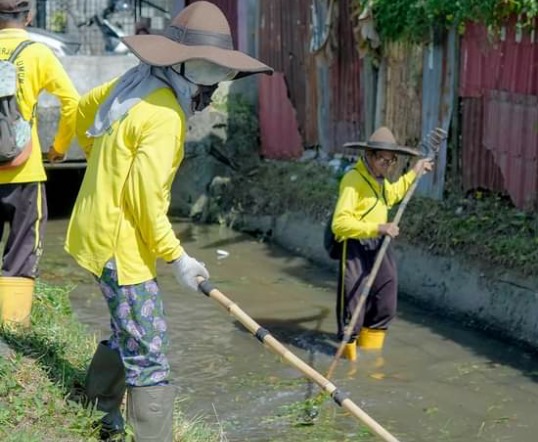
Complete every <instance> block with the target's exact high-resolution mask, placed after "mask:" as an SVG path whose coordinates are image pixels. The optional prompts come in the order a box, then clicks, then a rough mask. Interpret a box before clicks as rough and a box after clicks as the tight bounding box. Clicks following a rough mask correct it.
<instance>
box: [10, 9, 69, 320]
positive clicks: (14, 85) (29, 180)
mask: <svg viewBox="0 0 538 442" xmlns="http://www.w3.org/2000/svg"><path fill="white" fill-rule="evenodd" d="M32 16H33V11H32V8H31V3H30V2H29V1H28V0H0V238H1V239H4V238H3V236H4V235H3V234H4V227H5V225H6V224H7V225H8V227H9V234H8V235H7V238H5V241H4V249H3V256H2V276H1V277H0V324H3V325H10V326H23V327H26V326H28V325H29V324H30V312H31V309H32V301H33V295H34V285H35V280H36V278H37V277H38V271H39V259H40V257H41V255H42V253H43V235H44V233H45V224H46V222H47V201H46V196H45V181H46V179H47V176H46V174H45V169H44V167H43V158H42V152H41V146H40V142H39V137H38V130H37V129H38V122H37V118H36V112H35V111H36V107H37V101H38V96H39V94H40V93H41V92H48V93H50V94H52V95H53V96H55V97H56V98H57V99H58V101H59V104H60V118H59V121H58V129H57V131H56V136H55V138H54V140H53V142H52V145H51V146H50V147H49V149H48V152H47V157H48V160H49V161H51V162H56V161H61V160H63V159H64V158H65V155H66V153H67V151H68V149H69V146H70V144H71V141H72V139H73V136H74V134H75V118H76V109H77V103H78V99H79V94H78V92H77V90H76V89H75V87H74V85H73V83H72V81H71V79H70V78H69V76H68V75H67V73H66V71H65V69H64V68H63V66H62V64H61V63H60V61H59V60H58V59H57V58H56V56H55V55H54V54H53V53H52V51H51V50H50V49H49V48H48V47H47V46H45V45H43V44H41V43H37V42H32V41H31V40H30V37H29V35H28V32H27V31H26V26H27V25H28V24H29V23H30V22H31V20H32Z"/></svg>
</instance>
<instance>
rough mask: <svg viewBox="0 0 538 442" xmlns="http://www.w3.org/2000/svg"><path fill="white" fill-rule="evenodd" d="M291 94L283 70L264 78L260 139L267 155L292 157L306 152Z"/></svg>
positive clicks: (265, 155)
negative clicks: (290, 97) (289, 96)
mask: <svg viewBox="0 0 538 442" xmlns="http://www.w3.org/2000/svg"><path fill="white" fill-rule="evenodd" d="M288 95H289V94H288V89H287V86H286V81H285V79H284V74H283V73H281V72H275V73H274V74H273V75H272V76H268V75H262V76H261V77H260V82H259V102H260V107H259V114H260V138H261V154H262V155H263V156H264V157H265V158H270V159H292V158H299V157H300V156H301V155H302V153H303V143H302V140H301V134H300V133H299V129H298V126H297V118H296V113H295V110H294V108H293V106H292V104H291V101H290V99H289V98H288Z"/></svg>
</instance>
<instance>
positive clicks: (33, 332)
mask: <svg viewBox="0 0 538 442" xmlns="http://www.w3.org/2000/svg"><path fill="white" fill-rule="evenodd" d="M69 291H70V287H59V286H51V285H47V284H38V285H37V287H36V295H35V300H34V305H33V307H32V327H31V328H30V330H27V331H24V330H12V329H7V328H4V329H2V330H1V332H0V337H1V338H2V339H3V341H4V342H5V343H7V344H9V346H10V347H11V348H10V349H8V348H7V347H6V346H5V345H2V346H1V348H0V440H2V441H3V442H19V441H20V442H33V441H84V442H91V441H97V440H98V439H97V437H96V435H97V429H95V428H94V426H93V422H94V420H95V418H98V417H99V413H98V412H94V414H93V416H92V415H91V412H90V411H89V410H87V409H85V408H83V407H82V406H81V405H80V401H81V399H82V394H81V393H82V385H83V381H84V377H85V370H86V367H87V365H88V363H89V360H90V359H91V356H92V354H93V351H94V349H95V347H96V341H95V339H94V337H93V336H91V335H90V334H89V333H88V332H87V330H86V329H85V328H84V327H83V326H82V325H81V324H80V323H79V322H77V321H76V319H75V318H74V317H73V315H72V311H71V307H70V302H69ZM175 424H176V425H175V426H176V437H175V440H177V441H179V440H181V441H184V442H213V441H215V442H217V441H223V440H226V439H225V435H224V434H222V431H219V428H218V427H219V425H216V426H217V428H216V429H215V428H212V427H210V426H209V425H208V424H206V423H204V421H203V419H202V417H200V418H197V419H190V420H189V419H187V418H186V417H185V415H184V414H183V412H182V410H181V403H180V402H179V401H178V402H177V403H176V413H175Z"/></svg>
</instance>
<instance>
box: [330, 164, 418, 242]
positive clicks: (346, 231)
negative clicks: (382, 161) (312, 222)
mask: <svg viewBox="0 0 538 442" xmlns="http://www.w3.org/2000/svg"><path fill="white" fill-rule="evenodd" d="M415 178H416V173H415V172H414V171H413V170H410V171H409V172H407V173H406V174H405V175H403V176H401V177H400V178H399V179H398V180H397V181H396V182H394V183H390V182H388V181H387V180H384V181H383V185H381V184H380V183H379V182H378V181H377V180H376V179H375V178H374V177H373V176H372V174H371V173H370V172H369V170H368V168H367V167H366V165H365V164H364V161H363V160H359V161H358V162H357V164H356V165H355V167H354V168H353V169H352V170H350V171H349V172H347V173H346V174H345V175H344V177H343V178H342V180H341V181H340V190H339V195H338V202H337V203H336V208H335V210H334V215H333V221H332V230H333V233H334V235H335V237H336V239H337V240H338V241H343V240H346V239H366V238H375V237H376V236H378V235H379V231H378V229H379V224H384V223H386V222H387V217H388V210H389V209H390V208H391V207H392V206H393V205H394V204H397V203H398V202H400V201H401V200H402V199H403V197H404V196H405V194H406V192H407V190H408V189H409V187H410V186H411V184H412V183H413V181H414V180H415Z"/></svg>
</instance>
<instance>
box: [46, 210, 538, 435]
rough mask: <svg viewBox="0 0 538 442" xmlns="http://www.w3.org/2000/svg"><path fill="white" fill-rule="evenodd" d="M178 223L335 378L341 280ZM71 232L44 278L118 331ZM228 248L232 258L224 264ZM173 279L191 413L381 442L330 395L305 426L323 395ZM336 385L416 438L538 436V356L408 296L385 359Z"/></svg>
mask: <svg viewBox="0 0 538 442" xmlns="http://www.w3.org/2000/svg"><path fill="white" fill-rule="evenodd" d="M175 227H176V230H177V232H178V235H179V236H180V238H182V241H183V244H184V245H185V247H186V249H187V250H188V252H189V253H190V254H191V255H193V256H195V257H197V258H198V259H200V260H202V261H204V262H205V263H206V264H207V266H208V268H209V270H210V273H211V280H212V281H213V283H214V284H215V286H216V287H217V288H218V289H219V290H220V291H221V292H222V293H224V294H225V295H226V296H227V297H229V298H230V299H232V300H233V301H235V302H237V304H238V305H239V306H240V307H241V308H242V309H243V310H244V311H245V312H246V313H247V314H248V315H250V316H251V317H252V318H253V319H254V320H255V321H257V322H258V323H259V324H260V325H262V326H264V327H266V328H268V329H269V330H270V331H271V332H272V334H273V335H274V336H275V337H276V338H277V339H278V340H279V341H280V342H281V343H283V344H284V345H286V346H287V347H288V348H289V349H290V350H291V351H292V352H294V353H295V354H296V355H297V356H298V357H300V358H301V359H303V360H304V361H305V362H307V363H309V364H310V365H311V366H312V367H314V369H316V370H317V371H319V372H320V373H322V374H325V373H326V371H327V369H328V367H329V364H330V362H331V360H332V355H333V353H334V351H335V348H336V343H335V341H334V327H335V320H334V305H333V300H334V292H335V278H336V276H335V275H334V274H333V273H331V272H328V271H325V270H323V269H319V268H317V267H315V266H314V265H312V264H311V263H309V262H308V261H306V260H304V259H301V258H297V257H294V256H291V255H290V254H289V253H287V252H285V251H283V250H282V249H280V248H278V247H275V246H271V245H268V244H265V243H262V242H259V241H257V240H256V239H255V238H252V237H250V236H247V235H244V234H241V233H238V232H234V231H231V230H229V229H226V228H222V227H218V226H193V225H190V224H182V223H178V224H176V225H175ZM65 229H66V221H65V220H54V221H52V222H51V223H50V224H49V228H48V232H47V235H48V236H47V238H46V242H47V244H46V251H45V256H44V259H43V264H42V277H43V278H44V279H45V280H48V281H62V282H68V281H73V282H75V283H77V284H78V285H77V287H76V288H75V290H74V291H73V296H72V302H73V306H74V310H75V312H76V314H77V315H78V316H79V318H80V319H81V321H82V322H84V323H85V324H87V325H88V326H90V330H91V332H95V333H96V334H97V336H98V337H106V336H107V335H108V314H107V311H106V307H105V304H104V301H103V300H102V299H101V295H100V293H99V291H98V289H97V286H96V285H95V284H94V283H93V281H92V278H91V277H90V276H89V275H87V274H86V273H85V272H84V271H83V270H80V269H79V268H77V267H76V266H75V265H74V264H73V261H72V260H71V258H70V257H68V256H67V255H66V254H65V252H63V249H62V244H63V236H64V234H65ZM219 249H220V250H225V251H227V252H228V253H229V256H228V257H226V258H224V259H222V258H220V259H219V254H218V253H217V250H219ZM159 281H160V284H161V286H162V289H163V292H164V296H165V302H166V307H167V313H168V319H169V325H170V331H171V352H170V359H171V364H172V368H173V376H174V381H175V383H177V384H178V385H179V386H180V387H181V397H182V398H183V400H184V409H185V410H186V412H187V414H188V415H189V416H191V417H194V416H201V417H202V418H204V419H205V420H206V421H207V422H210V423H212V424H215V425H221V426H222V427H223V428H224V430H225V431H226V435H227V440H229V441H305V440H308V441H347V440H376V439H375V438H374V437H368V436H367V435H365V431H364V426H362V425H360V424H359V422H358V421H357V420H356V419H355V418H354V417H352V416H350V415H348V414H346V412H345V411H344V410H342V409H340V408H339V407H337V406H336V405H335V404H334V403H333V402H332V401H331V400H329V399H328V400H326V401H325V402H324V403H323V404H322V406H321V407H320V410H319V417H318V420H317V421H316V423H315V424H314V425H311V426H304V425H300V423H301V418H302V417H303V412H302V411H301V407H300V406H302V404H304V400H305V399H307V398H314V397H316V396H317V394H318V393H319V391H320V389H319V388H318V387H317V386H316V385H314V386H313V385H311V383H310V382H308V380H307V379H305V378H304V377H303V376H302V375H301V374H300V373H299V372H298V371H297V370H296V369H295V368H293V367H292V366H290V365H288V363H286V362H284V361H281V360H280V358H279V357H278V356H277V355H275V354H274V353H273V352H272V351H270V350H269V349H267V348H264V346H263V345H262V344H260V343H259V342H258V341H257V340H256V339H255V338H254V337H253V336H252V335H251V334H250V333H249V332H247V331H246V330H245V329H244V328H243V327H242V325H241V324H240V323H239V322H238V321H237V320H235V319H234V318H233V317H231V316H230V315H229V314H228V313H227V312H226V311H225V310H224V309H223V308H222V307H221V306H220V305H219V304H217V303H216V302H215V301H214V300H212V299H209V298H207V297H205V296H203V295H200V294H194V293H186V292H184V291H183V290H181V289H180V288H179V287H178V286H177V284H176V283H175V280H174V278H173V275H172V273H171V271H170V269H168V268H167V266H166V264H161V265H160V268H159ZM331 381H333V382H334V383H335V384H336V385H337V386H338V387H340V388H341V389H343V390H345V391H347V392H349V394H350V398H351V399H352V400H353V401H354V402H355V403H356V404H357V405H358V406H359V407H361V408H362V409H363V410H364V411H365V412H366V413H368V414H369V415H370V416H371V417H372V418H373V419H375V420H377V421H378V422H379V423H380V424H381V425H383V426H384V427H385V428H387V429H388V430H389V431H390V432H391V433H393V434H394V435H395V436H397V437H398V438H399V439H400V440H401V441H402V442H410V441H461V442H468V441H488V442H494V441H514V442H531V441H536V440H538V435H537V434H538V419H537V413H538V383H537V381H538V361H537V360H536V357H535V356H533V355H531V354H528V353H526V352H524V351H522V350H521V349H519V348H516V347H514V346H511V345H506V344H504V343H501V342H498V341H495V340H493V339H492V338H490V337H487V336H485V335H483V334H477V333H475V332H472V331H469V330H466V329H465V328H464V326H463V325H462V324H458V323H455V322H449V321H445V320H443V319H441V318H439V317H434V316H431V315H429V314H426V313H424V312H422V311H421V310H419V309H417V308H415V307H413V306H411V305H408V304H406V303H404V302H403V301H401V302H400V307H399V315H398V318H397V319H396V320H395V322H394V323H393V325H392V327H391V329H390V334H389V335H388V337H387V342H386V346H385V349H384V352H383V359H382V360H381V359H379V358H375V357H371V356H368V355H362V357H361V358H359V360H358V361H357V362H356V363H350V362H348V361H342V362H340V363H339V365H338V368H337V370H336V372H335V374H334V375H333V377H332V379H331Z"/></svg>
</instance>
